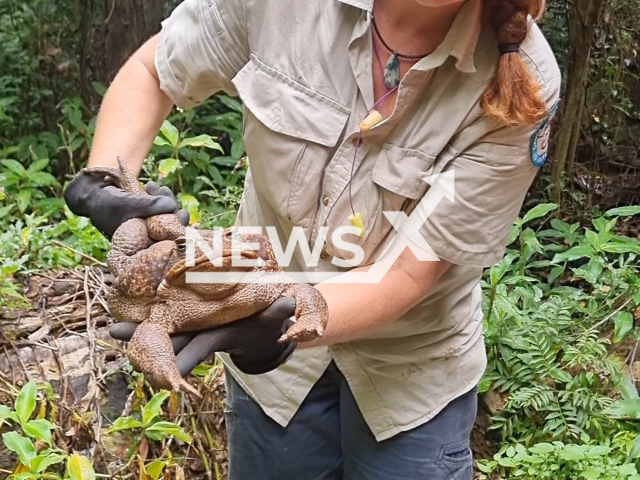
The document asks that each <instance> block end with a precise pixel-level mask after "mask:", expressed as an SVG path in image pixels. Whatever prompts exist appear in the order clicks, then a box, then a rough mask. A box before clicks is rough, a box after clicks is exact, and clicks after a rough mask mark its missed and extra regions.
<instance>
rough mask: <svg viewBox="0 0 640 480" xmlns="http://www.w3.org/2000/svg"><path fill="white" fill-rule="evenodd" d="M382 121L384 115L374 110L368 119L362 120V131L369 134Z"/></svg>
mask: <svg viewBox="0 0 640 480" xmlns="http://www.w3.org/2000/svg"><path fill="white" fill-rule="evenodd" d="M381 121H382V114H381V113H380V112H379V111H377V110H372V111H371V113H370V114H369V115H367V117H366V118H365V119H364V120H362V122H360V131H361V132H367V131H369V130H370V129H371V128H372V127H374V126H375V125H377V124H378V123H380V122H381Z"/></svg>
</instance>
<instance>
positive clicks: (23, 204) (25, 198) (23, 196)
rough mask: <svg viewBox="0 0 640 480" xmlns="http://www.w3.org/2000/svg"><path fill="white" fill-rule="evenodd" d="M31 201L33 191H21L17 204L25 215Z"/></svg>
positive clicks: (17, 196)
mask: <svg viewBox="0 0 640 480" xmlns="http://www.w3.org/2000/svg"><path fill="white" fill-rule="evenodd" d="M30 201H31V190H20V191H19V192H18V194H17V195H16V203H17V204H18V209H19V210H20V213H24V212H25V211H26V210H27V208H29V202H30Z"/></svg>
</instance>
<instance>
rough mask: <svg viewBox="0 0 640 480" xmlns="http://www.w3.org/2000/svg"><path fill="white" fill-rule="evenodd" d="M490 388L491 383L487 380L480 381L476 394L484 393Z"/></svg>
mask: <svg viewBox="0 0 640 480" xmlns="http://www.w3.org/2000/svg"><path fill="white" fill-rule="evenodd" d="M490 388H491V382H490V381H489V380H487V379H484V378H483V379H482V380H480V382H479V383H478V393H486V392H488V391H489V389H490Z"/></svg>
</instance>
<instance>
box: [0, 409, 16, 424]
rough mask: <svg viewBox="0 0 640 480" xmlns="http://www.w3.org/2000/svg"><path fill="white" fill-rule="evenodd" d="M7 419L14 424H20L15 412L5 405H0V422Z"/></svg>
mask: <svg viewBox="0 0 640 480" xmlns="http://www.w3.org/2000/svg"><path fill="white" fill-rule="evenodd" d="M7 418H8V419H10V420H13V421H14V422H16V423H20V419H19V418H18V415H16V412H14V411H13V410H11V409H10V408H9V407H8V406H7V405H0V421H1V420H6V419H7Z"/></svg>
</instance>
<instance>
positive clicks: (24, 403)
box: [15, 380, 37, 424]
mask: <svg viewBox="0 0 640 480" xmlns="http://www.w3.org/2000/svg"><path fill="white" fill-rule="evenodd" d="M36 393H37V388H36V382H34V381H33V380H31V381H29V382H28V383H26V384H25V385H24V386H23V387H22V389H20V393H19V394H18V397H17V398H16V403H15V410H16V414H17V415H18V418H19V419H20V423H22V424H24V423H26V422H27V420H29V417H31V414H32V413H33V410H34V409H35V408H36Z"/></svg>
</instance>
